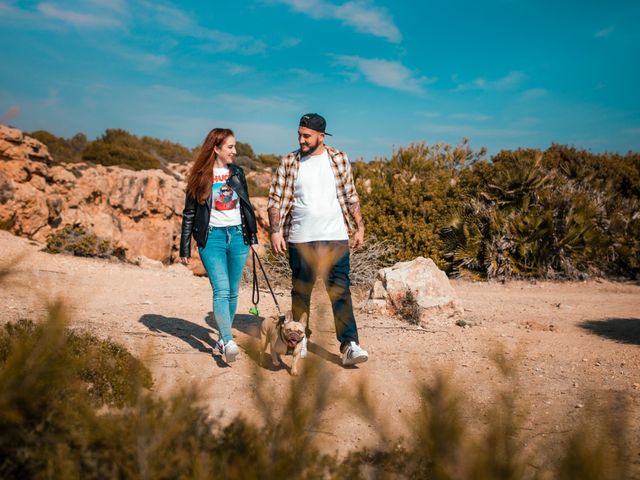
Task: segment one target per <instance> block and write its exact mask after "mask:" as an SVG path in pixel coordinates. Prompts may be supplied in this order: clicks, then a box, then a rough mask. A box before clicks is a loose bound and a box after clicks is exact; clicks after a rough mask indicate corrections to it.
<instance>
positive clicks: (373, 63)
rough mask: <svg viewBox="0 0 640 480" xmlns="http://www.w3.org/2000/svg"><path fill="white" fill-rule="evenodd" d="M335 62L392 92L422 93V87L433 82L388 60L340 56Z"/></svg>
mask: <svg viewBox="0 0 640 480" xmlns="http://www.w3.org/2000/svg"><path fill="white" fill-rule="evenodd" d="M336 62H337V63H338V64H339V65H343V66H345V67H349V68H352V69H355V70H356V71H357V72H359V73H360V74H362V75H364V77H365V78H366V79H367V80H368V81H369V82H371V83H373V84H375V85H379V86H381V87H386V88H391V89H393V90H400V91H404V92H411V93H423V92H424V85H426V84H428V83H433V82H434V81H435V79H430V78H427V77H418V76H416V74H415V73H414V72H412V71H411V70H409V69H408V68H407V67H405V66H404V65H402V64H401V63H399V62H393V61H390V60H383V59H379V58H362V57H358V56H348V55H342V56H336Z"/></svg>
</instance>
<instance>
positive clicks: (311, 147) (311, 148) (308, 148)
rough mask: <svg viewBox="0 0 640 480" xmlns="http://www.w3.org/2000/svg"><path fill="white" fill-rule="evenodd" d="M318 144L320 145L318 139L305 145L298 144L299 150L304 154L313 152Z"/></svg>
mask: <svg viewBox="0 0 640 480" xmlns="http://www.w3.org/2000/svg"><path fill="white" fill-rule="evenodd" d="M318 145H320V140H318V141H316V142H315V143H313V144H308V145H306V146H303V145H300V151H301V152H302V153H304V154H305V155H306V154H308V153H311V152H313V151H314V150H315V149H316V148H318Z"/></svg>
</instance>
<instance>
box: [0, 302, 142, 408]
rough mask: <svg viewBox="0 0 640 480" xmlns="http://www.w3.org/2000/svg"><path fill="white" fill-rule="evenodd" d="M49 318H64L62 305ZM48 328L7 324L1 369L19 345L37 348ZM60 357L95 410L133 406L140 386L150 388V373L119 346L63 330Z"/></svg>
mask: <svg viewBox="0 0 640 480" xmlns="http://www.w3.org/2000/svg"><path fill="white" fill-rule="evenodd" d="M50 308H51V314H52V315H54V316H56V315H58V316H60V315H63V314H64V311H63V305H61V304H54V305H53V306H51V307H50ZM46 328H47V327H45V326H44V325H42V324H36V323H34V322H32V321H30V320H19V321H18V322H16V323H7V324H5V325H4V327H3V330H0V365H4V364H6V362H7V360H8V358H9V357H10V356H11V354H12V351H13V350H14V349H15V348H17V345H20V344H31V343H34V344H37V343H38V341H39V340H40V339H42V338H43V337H44V336H45V335H46V334H47V332H46V331H45V330H46ZM61 342H62V343H63V345H64V346H63V347H61V348H62V349H64V351H59V353H60V355H62V356H63V357H64V358H67V359H68V360H69V363H70V365H71V367H72V368H73V369H74V371H73V375H74V376H75V378H77V379H79V380H80V381H81V382H83V383H84V384H85V391H86V393H87V394H88V395H89V398H90V399H91V401H92V404H93V405H95V406H96V407H99V406H101V405H110V406H117V407H122V406H124V405H132V404H133V403H134V402H135V400H136V399H137V394H138V388H139V387H140V386H142V387H145V388H149V387H151V373H150V372H149V370H148V369H147V368H146V367H145V366H144V365H143V364H142V363H141V362H140V361H139V360H138V359H136V358H135V357H133V356H132V355H131V354H130V353H129V352H128V351H127V350H126V349H125V348H124V347H122V345H119V344H117V343H115V342H112V341H110V340H101V339H99V338H97V337H94V336H92V335H88V334H83V333H76V332H74V331H70V330H65V332H64V339H63V340H61Z"/></svg>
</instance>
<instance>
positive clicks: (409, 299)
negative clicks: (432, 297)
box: [397, 289, 420, 325]
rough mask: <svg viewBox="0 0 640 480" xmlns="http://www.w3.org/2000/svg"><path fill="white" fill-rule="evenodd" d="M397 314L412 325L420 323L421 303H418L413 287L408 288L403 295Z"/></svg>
mask: <svg viewBox="0 0 640 480" xmlns="http://www.w3.org/2000/svg"><path fill="white" fill-rule="evenodd" d="M397 314H398V316H399V317H400V318H401V319H402V320H404V321H406V322H409V323H410V324H411V325H419V324H420V305H418V301H417V300H416V296H415V295H414V293H413V292H412V291H411V289H407V291H406V292H405V294H404V297H402V300H401V301H400V306H399V308H398V309H397Z"/></svg>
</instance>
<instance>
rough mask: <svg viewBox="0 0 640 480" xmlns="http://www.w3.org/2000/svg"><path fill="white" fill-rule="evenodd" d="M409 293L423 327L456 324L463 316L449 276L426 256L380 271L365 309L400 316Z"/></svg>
mask: <svg viewBox="0 0 640 480" xmlns="http://www.w3.org/2000/svg"><path fill="white" fill-rule="evenodd" d="M407 292H411V295H412V296H413V299H414V301H415V303H416V304H417V307H418V308H417V310H418V315H419V322H420V324H421V325H422V326H427V325H430V324H433V323H440V324H441V323H443V322H444V323H453V322H455V319H456V318H458V317H460V316H461V315H462V312H463V309H462V308H461V307H460V305H459V303H458V300H457V297H456V294H455V292H454V290H453V287H452V286H451V283H450V282H449V279H448V278H447V275H446V274H445V273H444V272H443V271H442V270H440V269H439V268H438V267H437V266H436V264H435V263H434V262H433V260H431V259H430V258H424V257H418V258H416V259H414V260H412V261H410V262H399V263H396V264H395V265H393V266H392V267H389V268H383V269H381V270H379V271H378V275H377V277H376V281H375V283H374V285H373V288H372V289H371V292H370V294H369V302H368V303H367V306H366V307H365V308H367V309H369V310H386V311H387V312H388V313H397V312H399V311H401V310H402V309H403V307H404V306H406V300H407V299H406V297H407Z"/></svg>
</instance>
